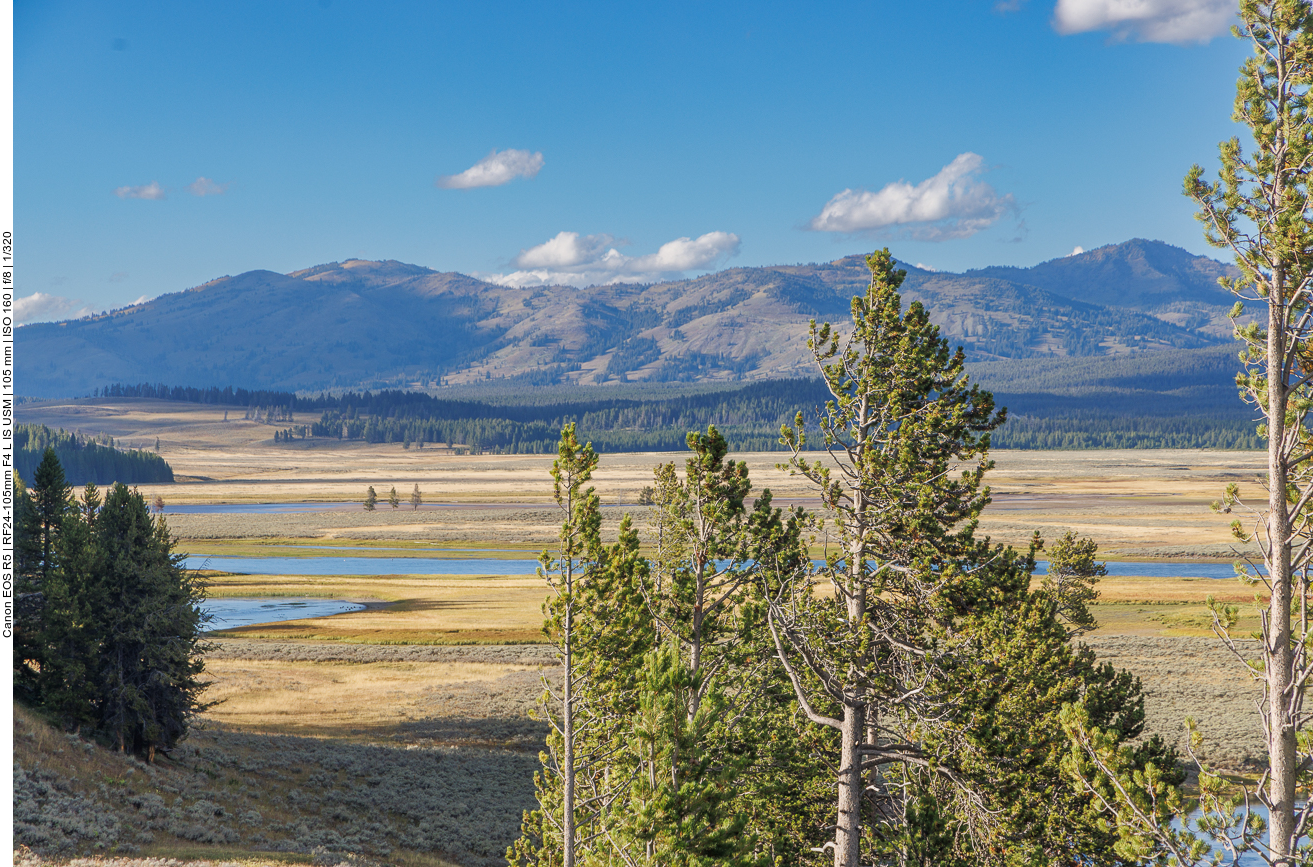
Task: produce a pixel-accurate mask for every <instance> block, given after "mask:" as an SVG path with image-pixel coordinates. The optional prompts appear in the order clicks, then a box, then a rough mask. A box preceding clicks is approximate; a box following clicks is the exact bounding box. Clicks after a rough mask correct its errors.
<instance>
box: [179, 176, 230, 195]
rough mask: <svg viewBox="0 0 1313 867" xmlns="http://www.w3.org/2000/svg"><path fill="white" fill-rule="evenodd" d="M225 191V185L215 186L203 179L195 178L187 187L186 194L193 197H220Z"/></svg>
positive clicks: (212, 182)
mask: <svg viewBox="0 0 1313 867" xmlns="http://www.w3.org/2000/svg"><path fill="white" fill-rule="evenodd" d="M227 191H228V185H227V184H216V183H215V182H214V181H212V180H210V179H209V178H205V177H201V178H197V179H196V180H194V181H192V182H191V183H190V184H188V185H187V192H189V193H191V194H192V195H193V196H221V195H223V194H224V193H225V192H227Z"/></svg>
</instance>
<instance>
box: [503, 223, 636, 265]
mask: <svg viewBox="0 0 1313 867" xmlns="http://www.w3.org/2000/svg"><path fill="white" fill-rule="evenodd" d="M614 243H615V238H613V237H612V236H610V235H580V234H579V233H578V232H558V233H557V235H556V237H555V238H552V239H551V240H550V241H548V242H547V243H545V244H539V245H538V246H537V247H530V248H529V249H527V250H521V251H520V255H518V256H516V257H515V267H517V268H572V267H574V266H576V265H583V264H585V263H587V262H591V261H594V260H595V259H597V258H598V257H599V256H601V255H602V254H603V253H605V252H606V250H607V249H608V248H609V247H610V246H611V245H612V244H614Z"/></svg>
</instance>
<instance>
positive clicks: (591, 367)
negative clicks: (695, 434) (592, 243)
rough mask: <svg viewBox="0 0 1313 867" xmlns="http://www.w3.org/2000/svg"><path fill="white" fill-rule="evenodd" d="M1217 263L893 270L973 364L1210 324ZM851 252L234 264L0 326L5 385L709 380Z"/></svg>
mask: <svg viewBox="0 0 1313 867" xmlns="http://www.w3.org/2000/svg"><path fill="white" fill-rule="evenodd" d="M1227 273H1229V269H1228V268H1227V266H1223V265H1222V264H1220V263H1219V262H1216V261H1214V260H1212V259H1208V258H1205V257H1197V256H1192V255H1191V254H1189V253H1187V252H1186V251H1184V250H1180V249H1178V248H1175V247H1170V246H1168V245H1166V244H1163V243H1161V242H1157V241H1143V240H1134V241H1129V242H1127V243H1125V244H1118V245H1112V246H1108V247H1103V248H1100V249H1098V250H1093V251H1091V252H1089V253H1084V254H1081V255H1077V256H1071V257H1067V258H1064V259H1055V260H1053V261H1050V262H1045V263H1042V264H1040V265H1037V266H1035V267H1033V268H1026V269H1021V268H987V269H983V270H978V271H968V272H966V273H964V274H949V273H936V272H930V271H924V270H920V269H917V268H910V267H909V268H908V277H907V281H906V283H905V284H904V297H905V299H906V300H908V301H912V300H918V301H921V302H922V303H924V304H926V305H927V306H928V307H929V308H930V310H931V315H932V317H933V318H934V320H935V321H936V322H937V323H939V324H940V326H941V327H942V328H943V330H944V333H945V334H946V335H948V336H949V337H951V338H952V339H953V340H955V341H958V342H961V343H962V344H963V345H965V346H966V347H967V349H968V352H969V353H970V355H971V357H972V358H973V359H974V360H978V361H989V360H996V359H1008V358H1036V357H1040V358H1042V357H1072V356H1075V357H1085V356H1118V355H1127V354H1139V353H1150V352H1157V351H1161V350H1165V349H1173V348H1175V349H1182V348H1196V347H1205V346H1211V345H1215V344H1217V343H1219V342H1223V341H1224V340H1225V339H1227V338H1228V337H1229V330H1228V329H1229V326H1228V324H1227V322H1226V319H1225V314H1226V311H1227V310H1228V309H1229V308H1230V305H1231V299H1230V296H1229V295H1227V294H1226V293H1225V292H1223V291H1222V290H1220V289H1219V288H1218V287H1217V285H1216V281H1217V277H1218V276H1221V275H1224V274H1227ZM867 280H868V272H867V269H866V265H865V262H864V260H863V257H862V256H860V255H855V256H848V257H845V258H843V259H839V260H836V261H834V262H829V263H823V264H811V265H793V266H776V267H760V268H731V269H728V270H725V271H720V272H717V273H714V274H709V275H706V276H703V277H700V278H697V279H693V280H680V281H675V282H670V283H660V284H655V285H634V284H618V285H610V286H592V287H588V288H587V289H575V288H572V287H568V286H551V287H540V288H512V287H506V286H499V285H494V284H490V283H485V282H482V281H480V280H476V279H473V278H471V277H467V276H464V275H462V274H456V273H444V272H438V271H432V270H429V269H427V268H421V267H419V266H415V265H406V264H403V263H400V262H392V261H386V262H367V261H360V260H351V261H347V262H341V263H332V264H328V265H320V266H318V267H315V268H309V269H306V270H304V271H297V272H294V273H292V274H275V273H273V272H270V271H251V272H248V273H246V274H240V275H237V276H235V277H221V278H219V279H217V280H213V281H211V282H209V283H206V284H204V285H203V286H198V287H196V288H194V289H188V290H186V291H183V292H176V293H170V294H167V295H162V296H160V297H158V298H155V299H153V300H151V301H147V302H145V303H143V304H139V305H135V306H132V307H128V308H125V309H123V310H118V311H114V312H112V313H107V314H103V315H99V316H92V317H88V318H85V319H80V320H75V321H69V322H58V323H40V324H33V325H27V326H24V327H22V328H20V329H19V330H18V334H17V338H16V340H17V343H18V352H19V353H20V354H19V382H18V391H19V393H20V394H23V395H30V396H68V395H78V394H86V393H88V392H90V390H91V389H93V388H96V387H99V386H101V385H105V384H108V383H112V382H142V381H150V382H157V381H167V382H169V383H187V384H192V385H228V384H238V385H242V386H245V387H249V388H286V389H319V388H331V387H381V386H392V387H397V386H403V387H404V386H430V385H436V384H441V383H448V384H456V383H463V382H465V383H467V382H476V381H487V380H503V379H513V378H517V377H518V378H521V379H522V381H524V382H526V383H549V382H576V383H583V384H591V383H599V384H600V383H604V382H611V381H634V380H649V381H651V380H655V381H714V380H732V379H761V378H772V377H782V376H797V375H803V374H806V373H808V372H810V364H809V363H808V358H807V352H806V323H807V320H808V319H809V318H812V317H815V318H818V319H824V320H831V321H835V322H839V321H842V320H844V319H846V318H847V316H848V306H849V300H850V299H851V297H852V296H853V295H854V294H855V293H858V292H861V291H863V290H864V288H865V286H866V283H867Z"/></svg>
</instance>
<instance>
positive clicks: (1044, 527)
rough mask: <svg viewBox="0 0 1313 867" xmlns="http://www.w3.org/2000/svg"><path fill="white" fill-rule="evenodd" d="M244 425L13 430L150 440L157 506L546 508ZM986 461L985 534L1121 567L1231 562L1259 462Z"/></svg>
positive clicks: (361, 526) (1177, 458)
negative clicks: (1234, 520)
mask: <svg viewBox="0 0 1313 867" xmlns="http://www.w3.org/2000/svg"><path fill="white" fill-rule="evenodd" d="M244 412H245V410H244V409H243V408H241V407H227V408H225V407H214V406H201V405H192V404H181V403H171V402H164V401H149V400H130V399H122V398H118V399H93V398H84V399H80V400H73V401H47V402H39V403H26V404H22V405H20V406H19V407H18V409H17V415H18V420H19V421H22V422H27V423H41V424H46V425H49V426H51V427H62V428H65V429H67V430H81V431H82V432H84V433H105V434H109V435H111V436H114V437H115V438H117V439H118V440H119V441H120V443H121V444H125V445H134V446H141V447H153V446H154V443H155V440H156V439H157V438H158V439H159V441H160V451H161V454H162V455H163V456H164V458H165V459H166V460H168V461H169V463H170V464H171V465H172V466H173V468H174V471H175V473H176V474H177V476H178V479H179V481H178V482H176V483H174V484H172V485H160V486H143V488H142V490H143V492H144V493H146V494H148V495H149V496H151V497H153V496H155V495H156V494H159V495H160V496H162V497H163V498H164V499H165V501H166V503H173V504H181V503H268V502H336V503H359V502H361V500H362V499H363V497H364V493H365V488H366V486H368V485H373V486H374V488H375V489H376V490H377V491H379V492H380V493H385V492H386V491H387V490H388V489H389V488H391V487H392V486H394V485H395V486H396V488H397V490H398V492H399V493H400V494H401V496H402V499H403V500H405V499H406V497H407V496H408V494H409V492H410V490H411V488H412V486H414V485H415V484H418V485H419V486H420V489H421V491H422V492H423V494H424V499H425V501H426V502H428V503H457V504H465V505H485V506H487V505H510V504H514V505H519V506H521V507H522V506H525V505H547V504H549V503H550V498H551V480H550V477H549V476H548V474H547V470H548V468H549V467H550V465H551V461H552V458H551V456H548V455H541V456H539V455H483V456H474V457H470V456H460V455H454V454H451V453H450V452H448V451H446V450H445V449H435V448H425V449H404V448H402V446H401V445H399V444H380V445H370V444H367V443H359V442H339V441H336V440H331V441H326V442H320V441H310V442H309V443H304V442H296V443H291V444H288V445H282V444H278V445H275V444H274V443H273V433H274V428H273V427H271V426H268V425H262V424H257V423H254V422H249V421H244V420H242V415H243V413H244ZM224 413H227V414H228V419H229V420H228V421H224V420H223V418H224ZM683 457H684V456H683V455H682V454H680V453H669V454H621V455H604V456H603V457H602V462H601V465H600V467H599V469H598V472H597V474H596V475H595V477H594V483H595V485H596V487H597V490H598V493H599V494H600V496H601V497H602V502H603V503H604V504H605V505H623V504H632V503H635V502H636V501H637V497H638V492H639V491H640V490H641V489H642V487H643V486H644V485H648V484H650V483H651V480H652V469H653V468H654V467H655V466H656V465H657V464H658V463H662V462H666V461H670V460H675V461H682V460H683ZM738 457H740V458H741V459H743V460H745V461H746V462H747V464H748V466H749V468H750V471H751V474H752V478H753V480H754V483H755V484H756V486H757V488H758V489H761V488H770V489H771V490H772V492H773V493H774V494H775V496H776V498H777V499H778V500H780V501H781V502H802V503H805V504H806V503H811V502H813V499H812V491H810V490H809V489H808V487H807V486H806V484H804V483H802V482H801V481H800V480H798V479H794V478H790V477H789V475H788V474H787V473H785V472H782V471H780V470H778V469H776V464H777V463H778V462H779V461H780V460H781V459H782V458H783V455H781V454H778V453H763V454H747V455H741V456H738ZM994 458H995V461H996V462H997V468H996V469H995V470H994V472H993V473H992V474H991V476H990V477H989V483H990V485H991V486H992V488H993V491H994V495H995V496H994V499H995V502H994V505H993V506H992V507H991V508H990V510H989V511H988V512H987V514H986V517H985V519H984V520H983V522H982V526H983V528H984V530H985V531H986V532H987V533H988V534H990V535H991V536H992V537H994V538H996V539H998V540H999V541H1002V542H1007V543H1010V544H1018V545H1019V544H1024V543H1025V541H1026V540H1027V539H1029V537H1030V534H1031V532H1032V531H1033V530H1036V529H1038V530H1041V531H1042V532H1043V533H1044V534H1045V536H1047V537H1049V538H1052V537H1054V536H1056V535H1060V534H1061V533H1062V532H1065V531H1066V530H1075V531H1076V532H1078V533H1080V534H1082V535H1088V536H1093V537H1094V538H1096V539H1098V541H1099V543H1100V545H1101V547H1102V549H1103V552H1104V554H1105V555H1108V556H1120V557H1127V558H1136V557H1146V556H1154V557H1197V556H1229V552H1230V548H1231V545H1230V542H1229V537H1228V534H1227V532H1226V527H1227V525H1228V524H1229V522H1230V518H1229V517H1225V516H1220V515H1214V514H1212V512H1211V511H1210V510H1209V508H1208V504H1209V503H1211V502H1212V501H1214V500H1216V499H1217V498H1218V497H1219V496H1220V494H1221V491H1222V489H1223V488H1224V487H1225V486H1226V485H1227V484H1228V483H1230V482H1236V483H1238V484H1239V485H1240V486H1241V490H1242V492H1249V493H1251V494H1253V493H1256V492H1257V490H1258V488H1257V485H1256V484H1254V479H1255V478H1256V476H1257V474H1258V473H1260V472H1261V471H1262V466H1263V458H1262V455H1261V454H1258V453H1256V452H1210V451H1184V450H1156V451H1098V452H1027V451H1000V452H996V453H995V454H994ZM531 511H532V510H523V509H521V510H517V512H519V513H518V514H513V515H512V514H508V513H507V512H505V511H503V510H502V509H488V510H486V511H482V512H481V511H479V510H468V509H449V510H438V511H420V512H411V511H410V510H409V508H408V507H405V506H403V507H402V509H400V510H398V511H395V512H394V511H392V510H391V509H387V508H386V507H385V508H384V509H382V510H380V511H379V512H375V513H373V514H367V513H365V512H364V511H363V510H362V511H359V512H356V513H355V514H354V515H351V514H350V513H349V512H347V513H340V512H336V511H333V512H327V513H309V514H307V513H296V514H290V515H259V516H232V515H205V516H201V515H175V516H172V517H170V525H171V526H172V527H173V528H174V530H175V532H176V533H177V534H178V535H180V536H182V537H183V538H184V539H192V538H194V539H203V538H232V539H241V538H254V537H271V536H282V537H286V538H305V537H328V538H361V539H381V538H387V536H388V534H390V535H391V536H392V537H393V538H398V539H408V540H416V539H424V540H430V541H440V542H455V541H464V542H470V543H483V544H489V543H494V542H495V543H501V542H507V543H514V542H516V541H517V540H518V541H523V542H531V543H535V544H536V543H538V542H540V541H541V539H542V538H543V533H544V532H546V534H547V536H550V533H551V529H550V528H551V526H552V525H554V524H555V518H554V517H552V516H551V513H550V511H547V510H544V511H543V512H542V514H541V516H534V515H533V514H531ZM609 511H613V510H608V512H609ZM616 511H618V510H616ZM616 520H618V516H617V518H616ZM544 521H545V522H546V526H545V527H544V526H543V522H544ZM613 523H614V522H613ZM530 533H532V537H530Z"/></svg>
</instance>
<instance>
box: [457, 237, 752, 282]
mask: <svg viewBox="0 0 1313 867" xmlns="http://www.w3.org/2000/svg"><path fill="white" fill-rule="evenodd" d="M616 243H623V242H617V241H616V239H615V238H614V237H613V236H611V235H580V234H579V233H578V232H560V233H558V234H557V235H556V237H554V238H552V239H551V240H550V241H547V242H546V243H543V244H539V245H538V246H536V247H530V248H529V249H527V250H521V251H520V254H519V255H518V256H516V257H515V266H516V267H517V268H519V269H520V270H517V271H514V272H512V273H510V274H477V275H475V276H477V277H480V278H481V279H483V280H487V281H488V282H489V283H500V284H501V285H503V286H547V285H556V284H564V285H568V286H591V285H595V284H598V283H619V282H634V283H654V282H657V281H659V280H668V279H672V278H675V277H679V276H682V275H683V274H684V272H686V271H701V270H707V269H710V268H711V267H713V266H714V265H716V264H717V263H718V262H720V261H723V260H724V259H727V258H729V257H730V256H734V255H736V254H737V253H738V251H739V236H738V235H735V234H733V233H731V232H708V233H707V234H705V235H702V236H700V237H697V238H676V239H675V240H673V241H669V242H667V243H665V244H662V245H661V247H660V249H658V250H657V251H656V252H655V253H648V254H646V255H643V256H626V255H625V254H623V253H621V252H620V251H619V250H617V249H616V248H615V247H614V246H612V245H613V244H616Z"/></svg>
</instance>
